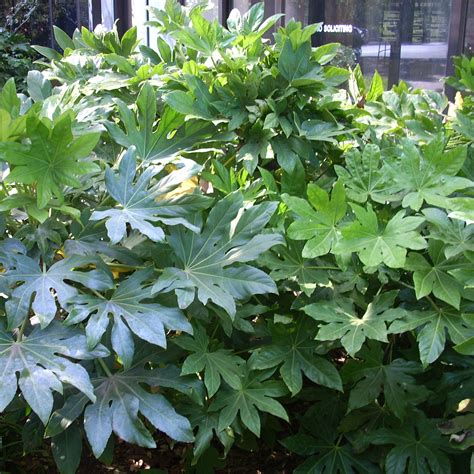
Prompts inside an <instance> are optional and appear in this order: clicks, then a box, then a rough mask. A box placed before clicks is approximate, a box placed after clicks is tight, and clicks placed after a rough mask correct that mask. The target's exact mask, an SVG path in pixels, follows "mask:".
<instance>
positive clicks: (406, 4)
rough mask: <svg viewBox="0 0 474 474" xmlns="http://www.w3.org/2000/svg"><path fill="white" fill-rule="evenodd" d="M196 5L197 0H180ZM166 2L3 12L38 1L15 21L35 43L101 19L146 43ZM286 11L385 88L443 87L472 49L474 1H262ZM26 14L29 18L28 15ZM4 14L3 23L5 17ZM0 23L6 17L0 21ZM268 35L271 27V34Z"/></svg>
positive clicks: (50, 1) (224, 9) (0, 0)
mask: <svg viewBox="0 0 474 474" xmlns="http://www.w3.org/2000/svg"><path fill="white" fill-rule="evenodd" d="M180 1H181V3H182V4H186V5H187V6H192V5H194V4H196V3H200V0H180ZM212 1H213V2H214V4H213V5H210V7H209V10H208V12H207V16H208V18H209V19H211V20H212V19H215V20H217V21H220V22H225V20H226V18H227V16H228V15H229V13H230V11H231V10H232V9H233V8H237V9H238V10H240V11H241V12H242V13H243V12H245V11H247V10H248V9H249V8H250V7H251V5H252V4H253V3H256V0H212ZM164 2H165V0H35V1H34V2H25V1H24V0H23V1H21V2H20V1H18V0H0V18H1V14H2V12H3V13H4V15H3V17H4V18H6V20H7V19H8V18H7V15H6V13H5V12H8V11H10V12H11V11H13V10H14V8H15V5H20V4H21V5H23V6H22V8H25V4H26V5H27V4H28V3H31V4H35V5H36V9H37V10H36V12H35V13H33V14H31V11H26V10H25V11H23V12H17V16H18V18H19V19H17V20H16V21H17V23H18V24H19V23H20V22H21V21H23V20H22V19H23V18H28V21H27V22H24V23H23V24H22V26H21V28H23V30H25V29H27V30H28V31H26V33H27V36H29V37H30V38H32V41H33V42H34V43H35V42H36V44H48V45H51V46H54V39H53V35H52V25H53V24H56V25H58V26H60V27H61V28H63V29H64V30H65V31H67V32H68V33H72V31H73V30H74V28H76V27H77V26H82V25H85V26H87V27H89V28H93V27H94V26H96V25H97V24H99V23H102V24H103V25H104V26H105V27H106V28H111V27H112V26H113V23H114V21H116V20H119V21H118V29H119V31H122V32H123V31H125V30H126V29H127V28H129V27H130V26H132V25H137V27H138V32H139V36H140V38H141V40H142V42H143V43H145V44H147V45H148V46H152V47H153V45H154V43H155V42H156V32H154V31H153V28H151V27H148V26H145V22H147V21H148V20H150V19H152V18H150V13H149V11H148V7H150V6H151V7H156V8H160V7H162V6H163V5H164ZM275 13H283V14H284V15H285V16H284V17H283V18H282V19H281V20H280V23H279V24H280V25H285V23H287V22H288V21H289V20H290V19H292V18H293V19H295V20H298V21H301V22H302V23H303V24H309V23H320V28H319V30H318V32H317V33H316V34H315V36H314V38H313V41H314V45H315V46H316V45H320V44H324V43H327V42H339V43H341V44H342V45H343V48H344V49H343V52H344V57H345V59H346V60H347V63H348V64H355V63H359V64H360V65H361V67H362V70H363V72H364V74H366V75H371V74H372V73H373V72H374V71H375V70H378V71H379V73H380V74H381V75H382V77H383V78H384V80H385V82H386V84H387V85H388V86H390V85H392V84H395V83H397V82H398V81H399V80H404V81H406V82H408V83H409V84H410V85H412V86H415V87H425V88H431V89H438V90H439V89H442V82H441V79H442V78H443V77H445V76H446V75H450V74H452V63H451V61H450V58H451V57H452V56H455V55H459V54H462V53H465V54H472V51H473V48H474V0H265V14H266V15H267V16H270V15H272V14H275ZM28 15H29V16H28ZM6 20H5V21H6ZM0 26H2V25H1V20H0ZM269 37H270V38H271V33H270V35H269Z"/></svg>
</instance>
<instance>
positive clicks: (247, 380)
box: [211, 367, 288, 436]
mask: <svg viewBox="0 0 474 474" xmlns="http://www.w3.org/2000/svg"><path fill="white" fill-rule="evenodd" d="M272 372H273V371H270V372H268V371H263V372H259V373H255V372H251V371H250V369H249V368H248V367H247V368H246V371H245V373H244V377H243V378H242V379H241V380H240V383H239V386H238V387H237V389H232V388H223V389H222V390H220V391H219V392H218V394H217V396H216V399H215V401H214V402H213V404H212V405H211V410H212V411H217V410H219V411H220V412H219V425H218V428H219V430H223V429H225V428H227V427H229V426H230V425H231V424H232V423H233V422H234V420H235V418H236V417H237V414H239V415H240V420H241V421H242V423H243V424H244V426H246V427H247V428H248V429H249V430H250V431H251V432H252V433H254V434H255V435H256V436H260V415H259V413H258V412H259V411H262V412H266V413H270V414H271V415H274V416H277V417H279V418H282V419H283V420H286V421H288V415H287V413H286V411H285V409H284V408H283V405H282V404H281V403H280V402H278V401H276V400H275V398H277V397H282V396H283V395H285V394H286V393H287V391H286V389H285V387H284V385H283V384H282V383H281V382H279V381H276V380H266V379H267V378H268V377H269V376H270V375H271V373H272Z"/></svg>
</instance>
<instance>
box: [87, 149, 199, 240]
mask: <svg viewBox="0 0 474 474" xmlns="http://www.w3.org/2000/svg"><path fill="white" fill-rule="evenodd" d="M179 166H180V168H179V169H178V170H175V171H172V172H171V173H170V174H168V175H166V176H165V177H163V178H162V179H160V180H159V181H158V182H157V183H156V184H154V185H153V186H151V187H150V186H149V185H150V181H151V179H152V178H153V176H155V175H156V174H158V173H160V172H161V171H163V168H162V167H154V166H150V167H148V168H146V170H145V171H144V172H143V173H142V174H141V175H140V177H139V178H138V179H137V181H136V183H135V184H133V180H134V178H135V175H136V172H137V168H136V160H135V149H134V148H133V147H132V148H130V149H129V150H128V151H127V153H125V155H124V156H123V158H122V160H121V162H120V166H119V169H118V173H117V174H116V173H114V172H113V171H112V170H111V169H110V168H108V169H107V170H106V172H105V183H106V185H107V191H108V192H109V194H110V195H111V196H112V197H113V198H114V199H115V200H116V201H117V202H118V203H119V205H118V206H117V207H115V208H113V209H108V210H105V211H94V212H93V213H92V215H91V220H101V219H106V223H105V226H106V228H107V233H108V236H109V238H110V240H111V242H112V243H117V242H119V241H120V240H122V239H123V237H124V236H125V235H126V232H127V224H128V225H130V227H131V228H132V229H136V230H138V231H140V232H141V233H142V234H144V235H146V236H147V237H148V238H150V239H151V240H153V241H155V242H159V241H162V240H163V239H164V237H165V234H164V232H163V229H161V227H155V225H154V224H155V223H157V222H161V223H163V224H168V225H176V224H183V225H185V226H188V227H191V228H192V229H193V230H198V229H196V227H195V226H193V225H191V224H190V223H189V222H188V221H187V220H186V218H185V216H186V214H187V213H188V212H189V211H192V210H195V209H193V207H192V206H189V208H186V205H184V206H183V205H180V201H179V199H178V200H176V199H174V200H173V199H171V200H170V199H162V200H161V201H157V198H159V197H160V196H164V195H165V194H167V193H168V192H170V191H172V190H173V189H175V188H177V187H178V186H179V185H180V184H181V183H182V182H183V181H186V180H187V179H189V178H190V177H192V176H194V175H195V174H196V173H197V172H198V170H199V169H200V167H199V165H197V164H196V163H194V162H192V161H190V160H185V161H181V162H180V165H179ZM204 202H206V200H204ZM205 205H206V204H205Z"/></svg>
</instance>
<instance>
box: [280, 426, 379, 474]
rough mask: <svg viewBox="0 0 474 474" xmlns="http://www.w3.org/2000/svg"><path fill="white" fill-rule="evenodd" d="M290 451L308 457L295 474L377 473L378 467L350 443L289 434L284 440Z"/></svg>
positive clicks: (284, 444)
mask: <svg viewBox="0 0 474 474" xmlns="http://www.w3.org/2000/svg"><path fill="white" fill-rule="evenodd" d="M281 443H282V444H283V446H285V448H287V449H289V450H290V451H292V452H294V453H296V454H300V455H301V456H305V457H308V458H307V459H306V461H305V462H304V463H303V464H300V465H299V466H298V467H297V468H296V469H295V470H294V473H295V474H329V473H331V474H355V473H368V474H375V473H377V472H379V471H378V469H377V467H376V466H375V465H374V464H372V462H371V461H370V460H368V459H366V458H364V456H363V455H360V454H357V453H356V451H355V450H354V449H353V448H352V446H351V445H350V444H344V445H342V446H341V445H340V444H339V443H331V442H328V441H327V440H323V439H316V438H314V437H313V436H310V435H307V434H303V433H301V434H297V435H293V436H288V437H287V438H285V439H284V440H283V441H282V442H281Z"/></svg>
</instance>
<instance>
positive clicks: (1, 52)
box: [0, 27, 35, 90]
mask: <svg viewBox="0 0 474 474" xmlns="http://www.w3.org/2000/svg"><path fill="white" fill-rule="evenodd" d="M34 59H35V52H34V50H33V49H32V48H31V47H30V46H29V45H28V43H27V40H26V38H25V37H24V36H23V35H22V34H21V33H12V32H10V31H8V30H5V29H3V28H1V27H0V86H4V85H5V82H7V81H8V80H9V79H10V78H15V79H16V80H17V81H18V84H19V86H20V89H21V90H23V89H24V88H25V85H26V83H25V82H26V81H25V78H26V75H27V74H28V71H29V70H30V69H31V67H32V63H33V60H34Z"/></svg>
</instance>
